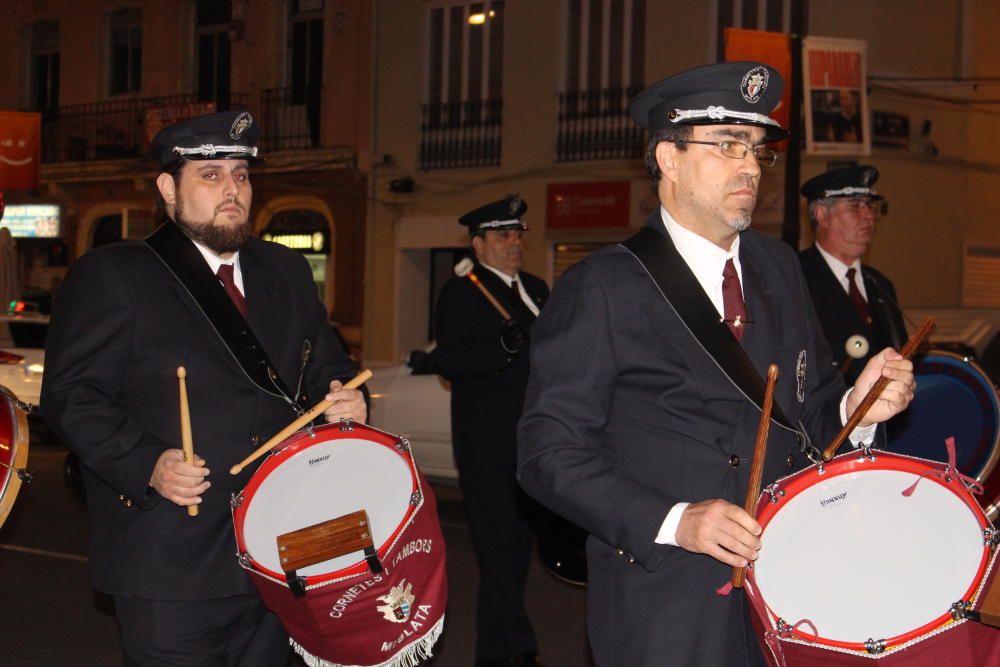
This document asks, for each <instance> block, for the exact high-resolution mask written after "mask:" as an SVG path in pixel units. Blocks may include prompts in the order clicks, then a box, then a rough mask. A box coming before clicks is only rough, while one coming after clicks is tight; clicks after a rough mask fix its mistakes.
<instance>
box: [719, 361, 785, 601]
mask: <svg viewBox="0 0 1000 667" xmlns="http://www.w3.org/2000/svg"><path fill="white" fill-rule="evenodd" d="M777 383H778V365H777V364H771V365H770V366H768V367H767V388H766V389H765V390H764V405H763V406H761V409H760V423H759V424H757V441H756V442H755V443H754V447H753V465H752V466H751V467H750V486H748V487H747V499H746V502H744V503H743V509H744V510H746V513H747V514H749V515H750V516H753V511H754V509H755V508H756V506H757V499H758V498H759V497H760V479H761V477H763V475H764V455H765V454H767V432H768V431H769V430H770V428H771V411H772V410H773V409H774V387H775V385H776V384H777ZM746 577H747V568H746V566H741V567H734V568H733V578H732V579H731V582H732V584H733V588H743V580H744V579H746Z"/></svg>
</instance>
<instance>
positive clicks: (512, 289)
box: [510, 278, 521, 303]
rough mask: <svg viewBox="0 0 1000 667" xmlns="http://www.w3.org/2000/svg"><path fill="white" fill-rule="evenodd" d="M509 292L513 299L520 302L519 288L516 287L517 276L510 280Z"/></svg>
mask: <svg viewBox="0 0 1000 667" xmlns="http://www.w3.org/2000/svg"><path fill="white" fill-rule="evenodd" d="M510 293H511V295H512V296H513V297H514V300H515V301H517V302H518V303H521V290H519V289H518V288H517V278H515V279H514V280H512V281H510Z"/></svg>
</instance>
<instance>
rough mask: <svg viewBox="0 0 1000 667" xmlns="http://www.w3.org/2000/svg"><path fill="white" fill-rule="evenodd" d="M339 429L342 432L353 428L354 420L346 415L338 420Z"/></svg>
mask: <svg viewBox="0 0 1000 667" xmlns="http://www.w3.org/2000/svg"><path fill="white" fill-rule="evenodd" d="M340 430H341V431H342V432H344V433H347V432H349V431H353V430H354V420H353V419H350V418H348V417H345V418H342V419H341V420H340Z"/></svg>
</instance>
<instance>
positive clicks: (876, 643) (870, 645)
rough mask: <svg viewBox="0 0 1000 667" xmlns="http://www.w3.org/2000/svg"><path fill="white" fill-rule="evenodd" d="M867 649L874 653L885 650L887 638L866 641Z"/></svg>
mask: <svg viewBox="0 0 1000 667" xmlns="http://www.w3.org/2000/svg"><path fill="white" fill-rule="evenodd" d="M865 650H866V651H868V652H869V653H870V654H872V655H878V654H879V653H884V652H885V640H884V639H879V640H875V639H871V638H869V639H868V641H866V642H865Z"/></svg>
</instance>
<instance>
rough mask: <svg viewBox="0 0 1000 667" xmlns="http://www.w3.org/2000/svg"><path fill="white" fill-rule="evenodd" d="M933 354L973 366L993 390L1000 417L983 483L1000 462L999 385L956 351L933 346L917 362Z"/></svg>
mask: <svg viewBox="0 0 1000 667" xmlns="http://www.w3.org/2000/svg"><path fill="white" fill-rule="evenodd" d="M931 356H933V357H941V358H944V359H950V360H952V361H955V362H957V364H958V365H960V366H961V365H965V366H969V367H971V368H972V369H973V370H974V371H975V372H976V373H977V374H978V375H979V379H981V380H985V386H986V387H988V388H989V389H990V391H991V393H990V396H991V397H992V399H993V407H994V408H995V410H996V413H997V415H998V417H997V424H996V428H995V431H996V433H995V434H994V437H993V445H992V447H991V449H990V455H989V456H988V457H987V459H986V463H985V464H983V468H982V470H980V471H979V473H978V474H977V475H976V481H977V482H979V483H980V484H982V483H984V482H985V481H986V480H987V479H989V476H990V474H991V473H992V472H993V470H994V469H995V468H996V467H997V463H1000V392H998V391H997V387H996V385H995V384H993V380H991V379H990V376H989V375H987V374H986V371H984V370H983V368H982V366H980V365H979V364H977V363H976V362H975V360H974V359H970V358H969V357H964V356H962V355H960V354H955V353H954V352H949V351H947V350H938V349H934V348H931V349H930V350H927V352H925V353H923V354H920V355H917V357H916V362H919V361H920V360H923V359H926V358H927V357H931ZM914 370H916V363H915V364H914ZM917 377H919V376H917ZM918 384H919V382H918ZM900 456H906V454H900ZM914 458H916V457H914ZM987 516H988V518H989V519H990V520H991V521H992V520H994V519H995V518H996V517H995V516H990V515H989V512H987Z"/></svg>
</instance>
